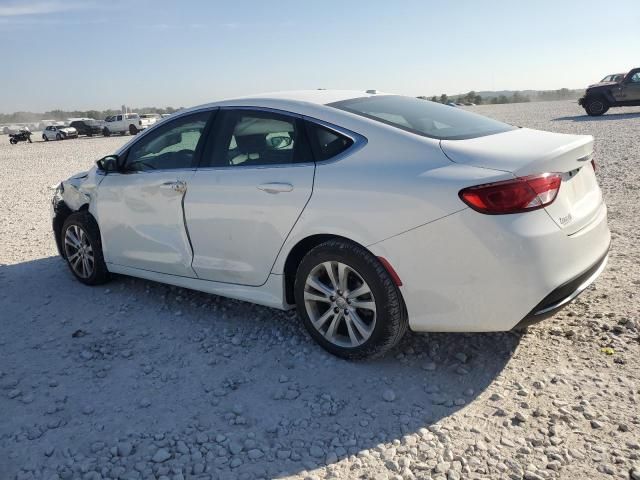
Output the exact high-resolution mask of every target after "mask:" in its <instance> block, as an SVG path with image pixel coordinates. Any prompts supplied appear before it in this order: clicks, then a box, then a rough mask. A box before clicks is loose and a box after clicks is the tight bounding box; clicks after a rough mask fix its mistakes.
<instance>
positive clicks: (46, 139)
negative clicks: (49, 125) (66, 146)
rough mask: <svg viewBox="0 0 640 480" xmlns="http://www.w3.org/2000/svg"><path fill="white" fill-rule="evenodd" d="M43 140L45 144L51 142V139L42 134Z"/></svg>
mask: <svg viewBox="0 0 640 480" xmlns="http://www.w3.org/2000/svg"><path fill="white" fill-rule="evenodd" d="M42 140H44V141H45V142H48V141H49V137H47V136H46V135H45V134H44V133H43V134H42Z"/></svg>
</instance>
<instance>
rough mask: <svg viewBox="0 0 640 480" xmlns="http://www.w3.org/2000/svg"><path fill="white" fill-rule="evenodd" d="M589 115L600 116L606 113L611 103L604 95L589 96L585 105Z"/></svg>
mask: <svg viewBox="0 0 640 480" xmlns="http://www.w3.org/2000/svg"><path fill="white" fill-rule="evenodd" d="M584 109H585V111H586V112H587V115H589V116H591V117H598V116H600V115H604V114H605V113H607V110H609V103H607V101H606V100H605V99H604V98H602V97H593V98H588V99H587V101H586V103H585V107H584Z"/></svg>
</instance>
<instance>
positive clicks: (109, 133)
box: [102, 127, 111, 137]
mask: <svg viewBox="0 0 640 480" xmlns="http://www.w3.org/2000/svg"><path fill="white" fill-rule="evenodd" d="M102 135H104V136H105V137H110V136H111V132H110V131H109V129H108V128H107V127H104V128H103V129H102Z"/></svg>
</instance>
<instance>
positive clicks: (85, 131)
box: [69, 119, 102, 137]
mask: <svg viewBox="0 0 640 480" xmlns="http://www.w3.org/2000/svg"><path fill="white" fill-rule="evenodd" d="M69 126H70V127H73V128H75V129H76V130H77V131H78V135H86V136H87V137H91V136H93V135H102V125H101V124H100V122H98V121H96V120H92V119H87V120H75V121H73V122H71V123H70V124H69Z"/></svg>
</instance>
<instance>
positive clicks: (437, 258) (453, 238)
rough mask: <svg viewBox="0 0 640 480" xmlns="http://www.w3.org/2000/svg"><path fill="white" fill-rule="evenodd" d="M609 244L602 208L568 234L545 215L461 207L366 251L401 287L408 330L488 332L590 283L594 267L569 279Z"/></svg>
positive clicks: (601, 256) (511, 325)
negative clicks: (494, 212)
mask: <svg viewBox="0 0 640 480" xmlns="http://www.w3.org/2000/svg"><path fill="white" fill-rule="evenodd" d="M610 240H611V235H610V232H609V228H608V226H607V216H606V206H605V204H604V203H603V204H602V205H601V207H600V210H599V212H598V214H597V215H596V216H595V218H594V220H593V221H592V222H591V223H590V224H589V225H587V226H585V227H584V228H583V229H582V230H580V231H578V232H576V233H575V234H573V235H567V234H566V233H565V232H563V231H562V230H561V229H560V228H559V227H558V226H557V225H556V223H555V222H554V221H553V220H552V219H551V217H550V216H549V215H548V214H547V212H546V211H545V210H537V211H534V212H527V213H525V214H516V215H499V216H496V215H482V214H479V213H477V212H474V211H472V210H470V209H467V210H463V211H461V212H458V213H456V214H453V215H449V216H448V217H445V218H443V219H441V220H438V221H436V222H433V223H431V224H427V225H424V226H422V227H419V228H416V229H414V230H411V231H409V232H406V233H404V234H401V235H398V236H396V237H393V238H390V239H388V240H385V241H383V242H380V243H378V244H375V245H371V246H369V249H370V250H371V251H372V253H373V254H374V255H376V256H382V257H385V258H386V259H387V260H388V261H389V262H390V263H391V265H392V266H393V268H394V269H395V271H396V272H397V273H398V275H399V277H400V279H401V281H402V282H403V286H402V287H400V291H401V292H402V295H403V298H404V301H405V304H406V306H407V312H408V314H409V326H410V327H411V329H412V330H414V331H419V332H491V331H507V330H511V329H513V328H514V327H515V326H516V325H517V324H518V323H519V322H520V321H522V320H523V319H524V318H526V317H528V316H529V315H530V314H531V313H532V312H533V313H538V314H540V315H541V314H542V313H543V312H540V310H542V309H543V308H542V307H541V303H542V302H541V299H545V300H546V303H545V304H544V305H546V306H547V307H553V300H557V301H558V302H562V301H563V300H566V299H567V298H568V297H571V295H572V294H573V293H575V291H576V290H579V287H581V286H582V283H584V281H586V280H589V282H588V283H587V285H588V284H589V283H591V282H592V281H593V279H595V277H596V276H597V274H599V273H600V271H601V269H598V268H596V272H595V273H596V275H594V278H593V279H591V278H588V279H584V278H583V279H582V280H584V281H583V282H581V283H580V285H577V286H576V285H574V284H573V283H572V282H574V281H577V280H576V279H581V278H582V276H583V275H584V274H585V273H586V272H588V271H590V269H591V268H592V267H594V266H595V265H601V263H600V262H602V260H603V259H604V258H605V257H606V254H607V251H608V249H609V244H610ZM602 267H603V268H604V266H603V265H602ZM559 285H560V286H563V287H564V286H567V290H564V289H562V290H560V289H559V287H558V286H559ZM585 288H586V286H585ZM569 290H570V291H569ZM580 291H582V290H580ZM549 292H553V297H551V294H550V293H549ZM565 303H568V300H567V302H565ZM558 306H561V305H558ZM538 318H540V317H538Z"/></svg>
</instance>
